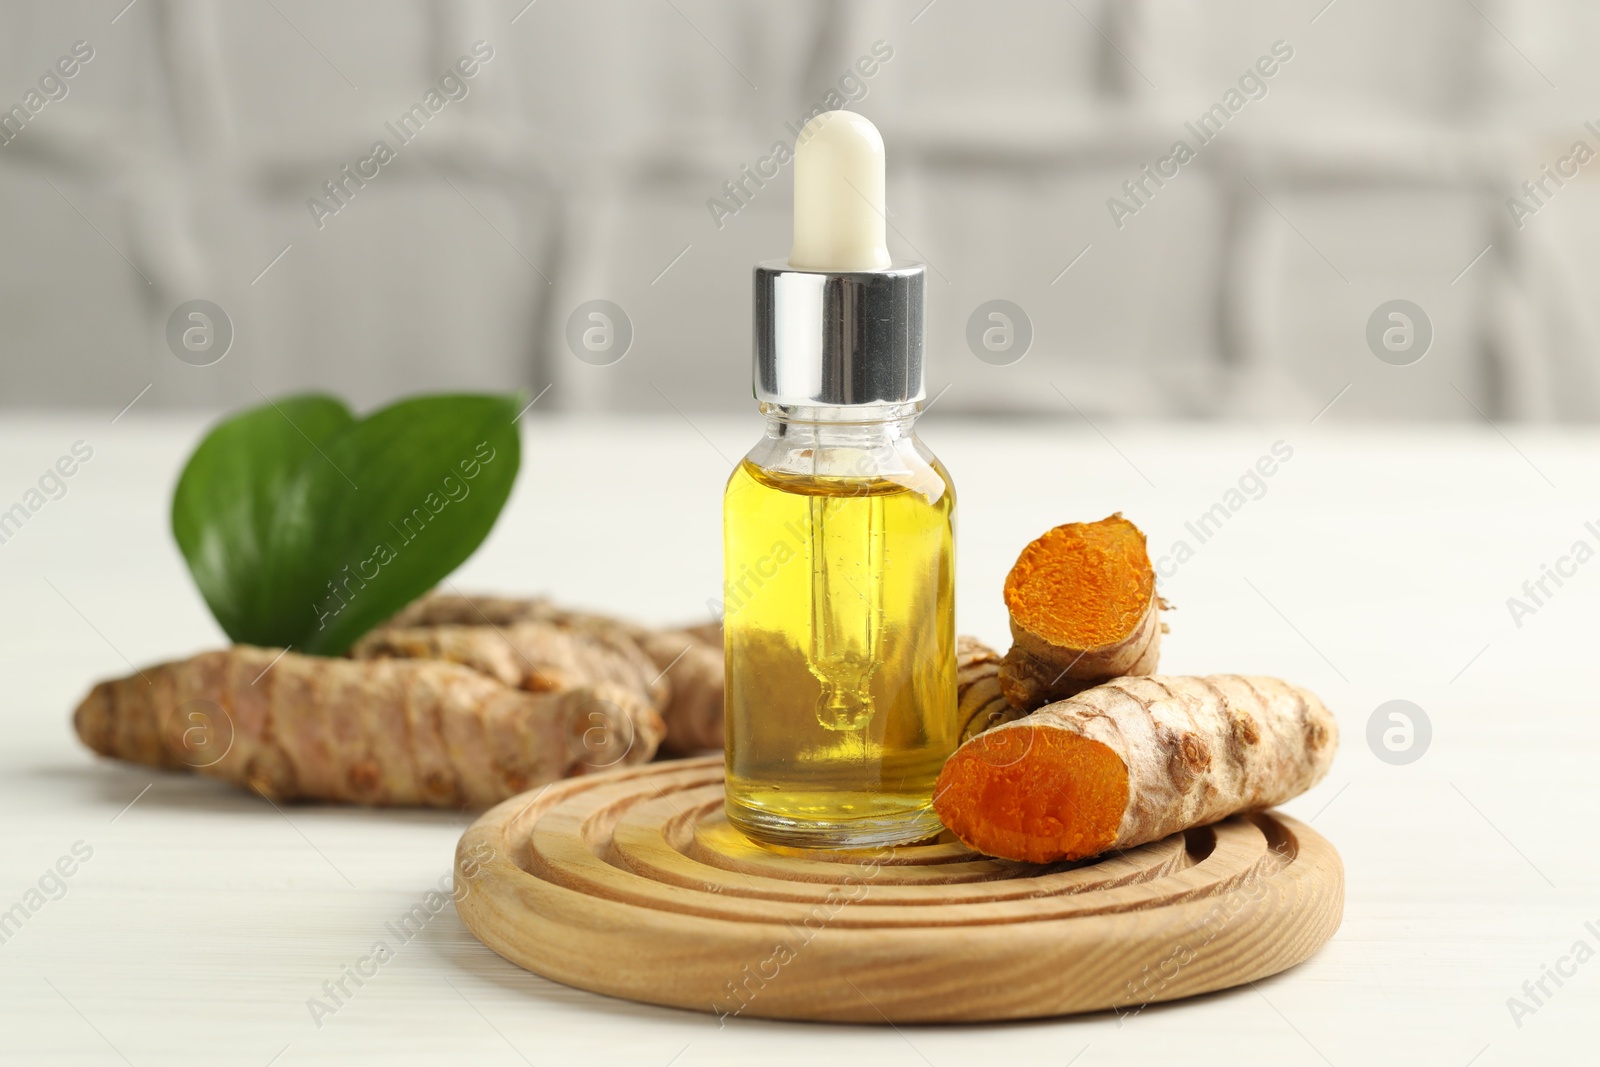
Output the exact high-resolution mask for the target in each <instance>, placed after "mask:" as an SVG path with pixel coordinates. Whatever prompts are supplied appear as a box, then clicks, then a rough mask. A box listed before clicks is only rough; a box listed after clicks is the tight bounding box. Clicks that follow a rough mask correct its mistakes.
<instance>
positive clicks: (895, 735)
mask: <svg viewBox="0 0 1600 1067" xmlns="http://www.w3.org/2000/svg"><path fill="white" fill-rule="evenodd" d="M764 411H765V412H766V414H767V430H766V434H765V435H764V436H763V438H762V440H761V441H760V442H759V443H758V444H757V445H756V447H755V448H754V449H752V450H751V451H750V453H749V454H748V455H747V456H746V457H745V459H744V461H743V462H741V463H740V464H739V467H738V468H737V469H736V470H735V471H734V472H733V475H732V476H731V477H730V478H729V480H728V487H727V491H726V494H725V497H724V508H723V539H724V566H725V576H724V596H725V600H724V611H725V615H724V627H723V628H724V641H725V647H726V653H727V657H726V661H727V668H726V669H727V708H726V711H727V715H726V727H727V757H726V758H727V802H726V808H727V814H728V819H729V821H730V822H732V823H733V824H734V825H735V826H737V827H738V828H739V829H741V830H742V831H744V832H745V833H746V834H748V835H750V836H752V837H755V838H757V839H760V840H765V841H768V842H772V843H776V844H784V845H791V846H798V847H813V848H850V847H868V846H873V845H879V844H895V843H903V842H909V841H916V840H921V839H922V838H925V837H928V836H930V835H931V834H934V833H937V832H938V830H939V822H938V819H937V817H936V816H935V815H934V814H933V810H932V803H931V802H932V795H933V787H934V782H935V780H936V779H937V777H938V774H939V770H940V768H941V767H942V766H943V765H944V761H945V759H946V758H947V757H948V756H949V755H950V753H951V752H953V751H954V749H955V746H956V741H957V737H956V723H957V719H956V684H955V672H956V660H955V588H954V579H955V573H954V572H955V555H954V518H955V493H954V490H953V487H952V486H951V483H950V478H949V475H948V473H947V472H946V471H945V469H944V467H943V466H942V465H941V464H940V463H939V461H938V460H937V459H935V458H934V457H933V455H932V454H931V453H930V452H928V450H927V449H926V448H925V447H924V446H923V445H922V443H921V442H920V441H918V440H917V438H916V435H915V433H914V432H913V431H912V420H913V419H914V418H915V414H916V407H915V405H909V404H908V405H896V406H892V407H881V408H876V409H867V410H866V411H863V410H862V409H859V408H783V407H778V406H776V405H766V406H765V407H764Z"/></svg>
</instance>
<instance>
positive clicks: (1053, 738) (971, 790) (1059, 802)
mask: <svg viewBox="0 0 1600 1067" xmlns="http://www.w3.org/2000/svg"><path fill="white" fill-rule="evenodd" d="M933 806H934V810H935V811H936V812H937V813H938V815H939V818H940V819H941V820H942V821H943V822H944V824H945V826H947V827H949V828H950V830H951V831H952V832H954V833H955V835H956V836H957V837H959V838H960V839H961V840H962V841H963V842H965V843H966V844H967V845H968V846H969V847H971V848H973V849H976V850H977V851H979V852H982V853H984V854H986V855H990V856H1004V857H1007V858H1010V859H1019V860H1027V861H1028V862H1030V863H1049V862H1051V861H1054V860H1061V859H1069V860H1070V859H1081V858H1082V857H1084V856H1094V855H1098V854H1099V853H1101V852H1104V851H1105V850H1106V849H1108V848H1110V847H1111V844H1112V842H1113V841H1115V840H1116V837H1117V829H1118V826H1119V825H1120V824H1121V822H1122V815H1123V811H1124V810H1125V809H1126V808H1127V806H1128V769H1127V768H1126V767H1125V766H1123V763H1122V760H1121V759H1120V758H1118V756H1117V754H1116V753H1115V752H1113V751H1112V750H1111V749H1110V748H1109V747H1107V746H1106V745H1103V744H1101V743H1100V742H1098V741H1094V740H1091V739H1089V738H1087V737H1082V736H1079V735H1077V734H1073V733H1070V732H1068V731H1066V730H1058V729H1050V728H1045V729H1009V730H995V731H992V732H990V733H986V734H980V735H978V736H977V737H975V738H973V739H972V740H971V741H968V742H967V743H966V744H965V745H963V746H962V747H961V748H960V749H959V750H958V751H957V752H956V754H955V755H954V756H952V757H951V758H950V760H949V762H947V763H946V764H945V766H944V772H943V773H942V774H941V775H940V778H939V789H938V792H937V793H936V794H935V796H934V804H933Z"/></svg>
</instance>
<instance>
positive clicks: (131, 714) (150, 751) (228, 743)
mask: <svg viewBox="0 0 1600 1067" xmlns="http://www.w3.org/2000/svg"><path fill="white" fill-rule="evenodd" d="M74 725H75V726H76V727H77V731H78V736H79V737H81V738H82V739H83V741H84V743H85V744H87V745H88V746H89V747H90V748H92V749H94V750H95V751H96V752H99V753H100V754H102V755H106V756H114V757H117V758H119V759H126V760H132V761H134V762H137V763H144V764H149V765H151V766H157V767H168V768H181V767H185V766H187V767H192V768H194V769H195V770H198V771H199V772H200V773H201V774H205V775H209V776H211V777H213V778H220V779H222V780H224V781H227V782H232V783H234V784H237V785H242V786H245V787H247V788H249V789H252V790H254V791H255V792H257V793H259V794H261V795H262V796H265V797H268V798H270V799H273V800H295V799H316V800H332V801H341V802H347V803H353V804H367V805H384V806H386V805H396V806H402V805H406V806H409V805H421V806H427V807H438V808H462V807H467V808H486V807H489V806H491V805H493V804H496V803H498V802H499V801H501V800H504V799H506V798H507V797H510V796H514V795H516V794H517V793H520V792H522V791H524V790H527V789H531V788H533V787H535V786H538V785H542V784H544V783H546V782H552V781H555V780H557V779H559V778H564V777H567V776H568V775H572V774H581V773H584V772H586V771H590V770H596V769H600V768H604V767H607V766H612V765H621V764H631V763H642V762H645V761H646V760H648V759H649V758H650V757H651V756H652V755H653V754H654V753H655V750H656V745H657V744H658V742H659V741H660V739H661V736H662V733H663V727H662V723H661V720H660V718H659V717H658V716H657V714H656V711H655V709H654V708H653V707H652V706H651V705H650V703H649V702H648V701H647V700H645V699H643V698H642V697H640V696H639V694H638V693H637V692H636V691H634V690H633V689H631V688H629V687H626V686H617V685H612V684H608V683H604V682H602V683H598V684H595V685H590V686H582V687H578V688H573V689H569V690H566V691H563V692H548V693H528V692H524V691H521V690H519V689H514V688H510V687H508V686H506V685H503V684H502V683H500V682H499V681H496V680H495V679H494V678H492V677H489V676H488V675H485V674H483V673H480V672H478V671H476V670H473V669H471V668H468V667H465V666H461V665H459V664H455V663H445V662H440V661H436V660H426V659H375V660H364V661H363V660H345V659H329V658H324V657H320V656H302V655H299V654H297V653H293V652H285V653H282V654H281V655H279V653H277V652H276V651H275V650H273V649H263V648H251V647H249V646H243V645H240V646H235V647H234V648H231V649H228V650H226V651H221V652H206V653H202V654H201V655H198V656H195V657H193V658H191V659H188V660H185V661H182V662H178V663H167V664H162V665H161V666H157V667H150V668H146V669H145V670H144V671H142V672H140V673H138V674H135V675H132V676H130V677H127V678H121V679H117V680H116V681H110V682H101V683H100V684H99V685H97V686H95V687H94V689H93V691H91V692H90V693H89V695H88V697H86V698H85V699H84V701H83V703H82V704H81V705H79V707H78V710H77V713H76V715H75V716H74Z"/></svg>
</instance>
